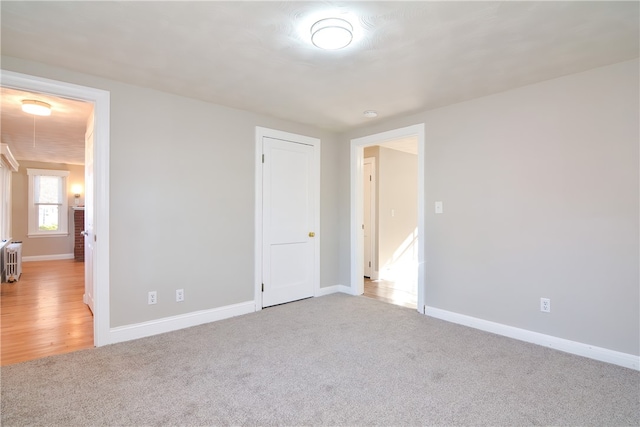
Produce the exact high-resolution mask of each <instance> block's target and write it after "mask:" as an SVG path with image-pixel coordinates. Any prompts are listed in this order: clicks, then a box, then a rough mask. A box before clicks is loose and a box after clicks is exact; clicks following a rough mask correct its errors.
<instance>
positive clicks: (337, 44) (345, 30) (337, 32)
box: [311, 18, 353, 50]
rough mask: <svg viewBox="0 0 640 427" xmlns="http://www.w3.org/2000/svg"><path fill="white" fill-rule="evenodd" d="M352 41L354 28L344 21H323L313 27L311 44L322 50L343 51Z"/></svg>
mask: <svg viewBox="0 0 640 427" xmlns="http://www.w3.org/2000/svg"><path fill="white" fill-rule="evenodd" d="M352 40H353V26H352V25H351V24H350V23H349V22H347V21H345V20H344V19H341V18H326V19H321V20H319V21H318V22H316V23H315V24H313V25H312V26H311V42H312V43H313V44H314V45H315V46H317V47H319V48H320V49H325V50H336V49H342V48H344V47H347V46H349V44H351V41H352Z"/></svg>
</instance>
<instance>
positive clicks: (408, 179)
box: [377, 147, 418, 279]
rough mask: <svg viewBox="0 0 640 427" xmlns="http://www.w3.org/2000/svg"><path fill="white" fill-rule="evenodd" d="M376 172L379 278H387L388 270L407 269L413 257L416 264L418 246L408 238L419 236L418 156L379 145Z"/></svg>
mask: <svg viewBox="0 0 640 427" xmlns="http://www.w3.org/2000/svg"><path fill="white" fill-rule="evenodd" d="M377 172H378V214H377V218H378V225H379V228H378V244H379V247H378V257H377V259H378V263H379V271H380V278H381V279H386V277H387V276H386V274H387V270H393V269H394V265H395V264H399V265H402V266H403V268H405V267H408V266H407V263H406V261H407V260H411V259H413V260H415V262H416V266H417V260H418V259H417V256H416V257H414V256H413V255H415V252H416V250H417V248H414V246H415V244H410V245H409V246H406V244H407V237H409V236H416V228H417V227H418V198H417V197H416V194H418V156H416V155H415V154H409V153H404V152H402V151H398V150H393V149H390V148H386V147H380V151H379V163H378V170H377ZM392 210H393V214H392V212H391V211H392ZM396 268H398V266H396ZM415 268H416V274H417V267H415ZM391 273H392V277H395V276H394V274H393V272H392V271H391Z"/></svg>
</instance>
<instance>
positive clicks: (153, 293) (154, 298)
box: [149, 291, 158, 304]
mask: <svg viewBox="0 0 640 427" xmlns="http://www.w3.org/2000/svg"><path fill="white" fill-rule="evenodd" d="M157 302H158V293H157V292H156V291H149V304H155V303H157Z"/></svg>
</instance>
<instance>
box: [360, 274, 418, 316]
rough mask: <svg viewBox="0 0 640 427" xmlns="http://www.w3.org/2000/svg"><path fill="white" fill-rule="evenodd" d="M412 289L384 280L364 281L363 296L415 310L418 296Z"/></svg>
mask: <svg viewBox="0 0 640 427" xmlns="http://www.w3.org/2000/svg"><path fill="white" fill-rule="evenodd" d="M411 288H412V287H408V286H402V284H399V283H394V282H389V281H386V280H371V279H367V278H365V279H364V294H363V295H364V296H365V297H369V298H373V299H377V300H380V301H384V302H388V303H390V304H395V305H401V306H403V307H408V308H413V309H415V308H416V307H417V306H418V296H417V295H416V291H415V290H413V289H411Z"/></svg>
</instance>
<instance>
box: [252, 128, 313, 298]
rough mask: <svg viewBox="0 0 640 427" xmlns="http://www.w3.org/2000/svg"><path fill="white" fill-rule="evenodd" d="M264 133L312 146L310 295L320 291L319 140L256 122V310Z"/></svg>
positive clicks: (259, 285) (259, 288) (259, 286)
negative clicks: (312, 254)
mask: <svg viewBox="0 0 640 427" xmlns="http://www.w3.org/2000/svg"><path fill="white" fill-rule="evenodd" d="M264 137H269V138H274V139H280V140H283V141H291V142H297V143H300V144H306V145H311V146H313V147H314V164H313V165H312V173H313V174H314V175H315V179H314V187H315V188H313V189H312V191H313V192H314V193H315V195H316V204H315V206H314V207H313V209H314V215H313V216H314V224H312V225H313V228H314V230H315V237H314V239H313V244H314V247H313V249H314V260H313V279H312V280H313V295H314V296H318V295H319V293H320V237H321V233H320V140H319V139H318V138H311V137H308V136H304V135H297V134H294V133H289V132H283V131H279V130H275V129H268V128H263V127H260V126H256V151H255V153H256V155H255V217H254V224H255V227H254V232H255V235H254V272H255V273H254V286H255V288H254V289H255V293H254V302H255V310H256V311H260V310H262V188H263V185H262V139H263V138H264Z"/></svg>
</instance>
